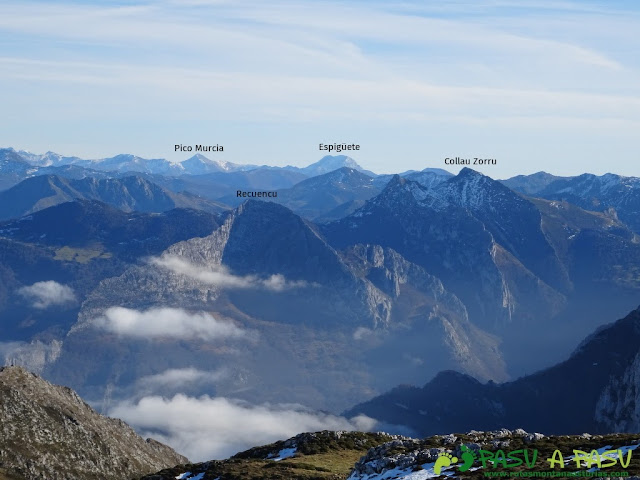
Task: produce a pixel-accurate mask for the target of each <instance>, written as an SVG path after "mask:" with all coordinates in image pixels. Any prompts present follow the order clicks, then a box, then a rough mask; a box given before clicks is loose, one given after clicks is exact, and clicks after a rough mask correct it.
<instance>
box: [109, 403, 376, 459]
mask: <svg viewBox="0 0 640 480" xmlns="http://www.w3.org/2000/svg"><path fill="white" fill-rule="evenodd" d="M109 415H110V416H112V417H117V418H121V419H123V420H124V421H125V422H127V423H129V424H130V425H132V426H133V427H134V428H136V429H137V430H138V431H140V432H142V434H143V435H145V436H152V437H154V438H156V439H158V440H160V441H162V442H165V443H167V444H169V445H171V446H172V447H173V448H174V449H176V450H177V451H179V452H180V453H182V454H184V455H186V456H187V457H189V459H190V460H191V461H205V460H210V459H222V458H227V457H229V456H230V455H233V454H235V453H237V452H239V451H242V450H246V449H248V448H251V447H253V446H257V445H264V444H267V443H271V442H274V441H276V440H282V439H286V438H289V437H292V436H294V435H297V434H298V433H302V432H314V431H319V430H360V431H369V430H372V429H373V428H375V427H376V425H377V422H376V421H375V420H374V419H372V418H369V417H367V416H365V415H360V416H357V417H354V418H351V419H347V418H344V417H339V416H336V415H330V414H326V413H318V412H312V411H310V410H308V409H306V408H304V407H302V406H299V405H268V404H265V405H249V404H247V403H244V402H241V401H238V400H233V399H228V398H222V397H217V398H212V397H209V396H202V397H198V398H195V397H188V396H186V395H182V394H179V395H176V396H174V397H173V398H170V399H168V398H163V397H160V396H148V397H144V398H142V399H141V400H139V401H138V402H137V403H134V402H130V401H125V402H122V403H120V404H118V405H117V406H116V407H114V408H113V409H112V410H111V411H110V412H109ZM158 432H162V433H158Z"/></svg>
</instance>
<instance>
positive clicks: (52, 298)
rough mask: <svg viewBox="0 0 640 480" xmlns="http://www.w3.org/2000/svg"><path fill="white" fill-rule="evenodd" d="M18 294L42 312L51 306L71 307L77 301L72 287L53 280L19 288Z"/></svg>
mask: <svg viewBox="0 0 640 480" xmlns="http://www.w3.org/2000/svg"><path fill="white" fill-rule="evenodd" d="M18 294H20V295H22V296H23V297H24V298H25V299H27V300H28V301H30V302H31V304H32V306H33V307H35V308H38V309H41V310H42V309H45V308H49V307H51V306H59V305H69V304H72V303H75V301H76V296H75V294H74V293H73V289H72V288H71V287H69V286H67V285H63V284H61V283H58V282H55V281H53V280H48V281H46V282H36V283H34V284H33V285H30V286H28V287H22V288H19V289H18Z"/></svg>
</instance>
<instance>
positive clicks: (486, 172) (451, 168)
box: [0, 146, 640, 180]
mask: <svg viewBox="0 0 640 480" xmlns="http://www.w3.org/2000/svg"><path fill="white" fill-rule="evenodd" d="M2 148H12V149H13V150H15V151H16V152H19V151H24V152H27V153H31V154H34V155H44V154H45V153H47V152H52V153H56V154H58V155H62V156H64V157H78V158H80V159H82V160H91V161H97V160H102V159H105V158H112V157H115V156H116V155H133V156H136V157H138V158H142V159H145V160H160V159H162V160H167V161H169V162H171V163H173V164H178V163H181V162H183V161H185V160H188V159H189V158H191V157H193V156H195V155H202V156H204V157H206V158H208V159H210V160H219V161H224V162H230V163H234V164H237V165H255V166H257V167H280V168H282V167H287V166H291V167H299V168H304V167H307V166H309V165H311V164H313V163H316V162H318V161H320V160H321V159H322V158H324V157H325V156H326V155H322V156H318V157H317V158H316V159H315V160H310V161H309V162H307V163H299V164H298V165H290V164H287V165H275V164H268V163H259V162H258V161H254V162H252V161H249V162H235V161H233V160H228V159H223V158H221V157H220V156H218V155H216V154H209V155H207V154H203V153H196V152H192V154H190V155H188V156H185V157H184V158H179V159H168V158H164V157H151V156H146V155H140V154H138V153H135V152H118V153H116V154H114V155H110V156H106V155H102V156H99V157H95V158H87V157H83V156H81V155H76V154H74V153H73V152H72V153H68V154H67V153H61V152H54V151H53V150H47V151H45V152H33V151H30V150H26V149H23V148H16V147H14V146H6V147H0V149H2ZM339 155H343V153H338V154H335V155H331V156H339ZM346 156H347V157H349V158H351V159H353V160H354V161H355V162H356V163H357V164H358V165H360V167H361V168H363V169H364V170H368V171H371V172H373V173H375V174H376V175H389V174H397V173H404V172H407V171H409V170H415V171H421V170H424V169H426V168H434V169H441V170H446V171H448V172H450V173H452V174H454V175H457V174H458V173H459V172H460V170H462V169H463V168H464V167H468V168H471V169H472V170H476V171H478V172H481V173H483V174H484V175H487V176H488V177H491V178H493V179H494V180H506V179H508V178H512V177H514V176H517V175H532V174H534V173H539V172H545V173H549V174H551V175H555V176H557V177H573V176H578V175H582V174H584V173H588V174H593V175H598V176H600V175H604V174H607V173H613V174H616V175H620V176H624V177H634V176H636V175H629V174H625V173H622V172H618V171H605V172H602V173H596V172H592V171H576V172H574V173H570V174H559V173H556V172H554V171H548V170H536V171H529V172H520V173H516V174H514V175H510V176H502V177H501V176H496V175H493V174H492V172H491V170H490V168H487V167H484V170H483V167H482V166H477V165H460V166H455V165H442V166H438V165H436V164H435V163H429V162H427V163H425V166H423V167H418V168H412V169H407V170H391V169H389V170H388V171H374V170H373V169H372V168H369V166H368V165H367V164H366V162H362V161H360V160H358V158H356V157H355V156H353V155H346ZM638 176H640V175H638Z"/></svg>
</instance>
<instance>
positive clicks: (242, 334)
mask: <svg viewBox="0 0 640 480" xmlns="http://www.w3.org/2000/svg"><path fill="white" fill-rule="evenodd" d="M93 323H94V325H95V326H97V327H100V328H103V329H105V330H107V331H110V332H113V333H117V334H118V335H122V336H127V337H138V338H156V337H172V338H178V339H185V340H187V339H196V338H197V339H201V340H214V339H221V338H246V337H247V336H248V332H247V331H246V330H243V329H241V328H239V327H237V326H236V325H234V324H233V323H232V322H230V321H223V320H218V319H216V318H214V317H213V316H212V315H210V314H208V313H206V312H197V313H190V312H187V311H185V310H183V309H181V308H168V307H162V308H150V309H148V310H145V311H140V310H134V309H130V308H124V307H111V308H109V309H107V310H106V311H105V312H104V314H103V315H102V316H101V317H99V318H97V319H95V320H94V322H93Z"/></svg>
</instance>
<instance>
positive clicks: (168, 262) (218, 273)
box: [150, 255, 308, 292]
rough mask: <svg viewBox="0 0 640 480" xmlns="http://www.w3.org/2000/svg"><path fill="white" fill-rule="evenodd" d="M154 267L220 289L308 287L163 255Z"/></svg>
mask: <svg viewBox="0 0 640 480" xmlns="http://www.w3.org/2000/svg"><path fill="white" fill-rule="evenodd" d="M150 262H151V263H152V264H153V265H157V266H158V267H161V268H165V269H167V270H169V271H171V272H173V273H176V274H179V275H184V276H187V277H189V278H193V279H194V280H197V281H199V282H202V283H206V284H208V285H215V286H217V287H220V288H264V289H267V290H271V291H274V292H282V291H284V290H289V289H291V288H301V287H306V286H307V285H308V283H307V282H305V281H302V280H298V281H290V280H287V279H286V278H285V277H284V275H280V274H275V275H271V276H270V277H268V278H266V279H264V278H258V277H257V276H255V275H247V276H238V275H233V274H232V273H230V272H229V271H228V270H227V269H226V268H225V267H224V266H223V265H217V266H216V267H215V268H205V267H201V266H198V265H194V264H192V263H190V262H188V261H187V260H185V259H183V258H180V257H177V256H175V255H163V256H162V257H155V258H152V259H151V260H150Z"/></svg>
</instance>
